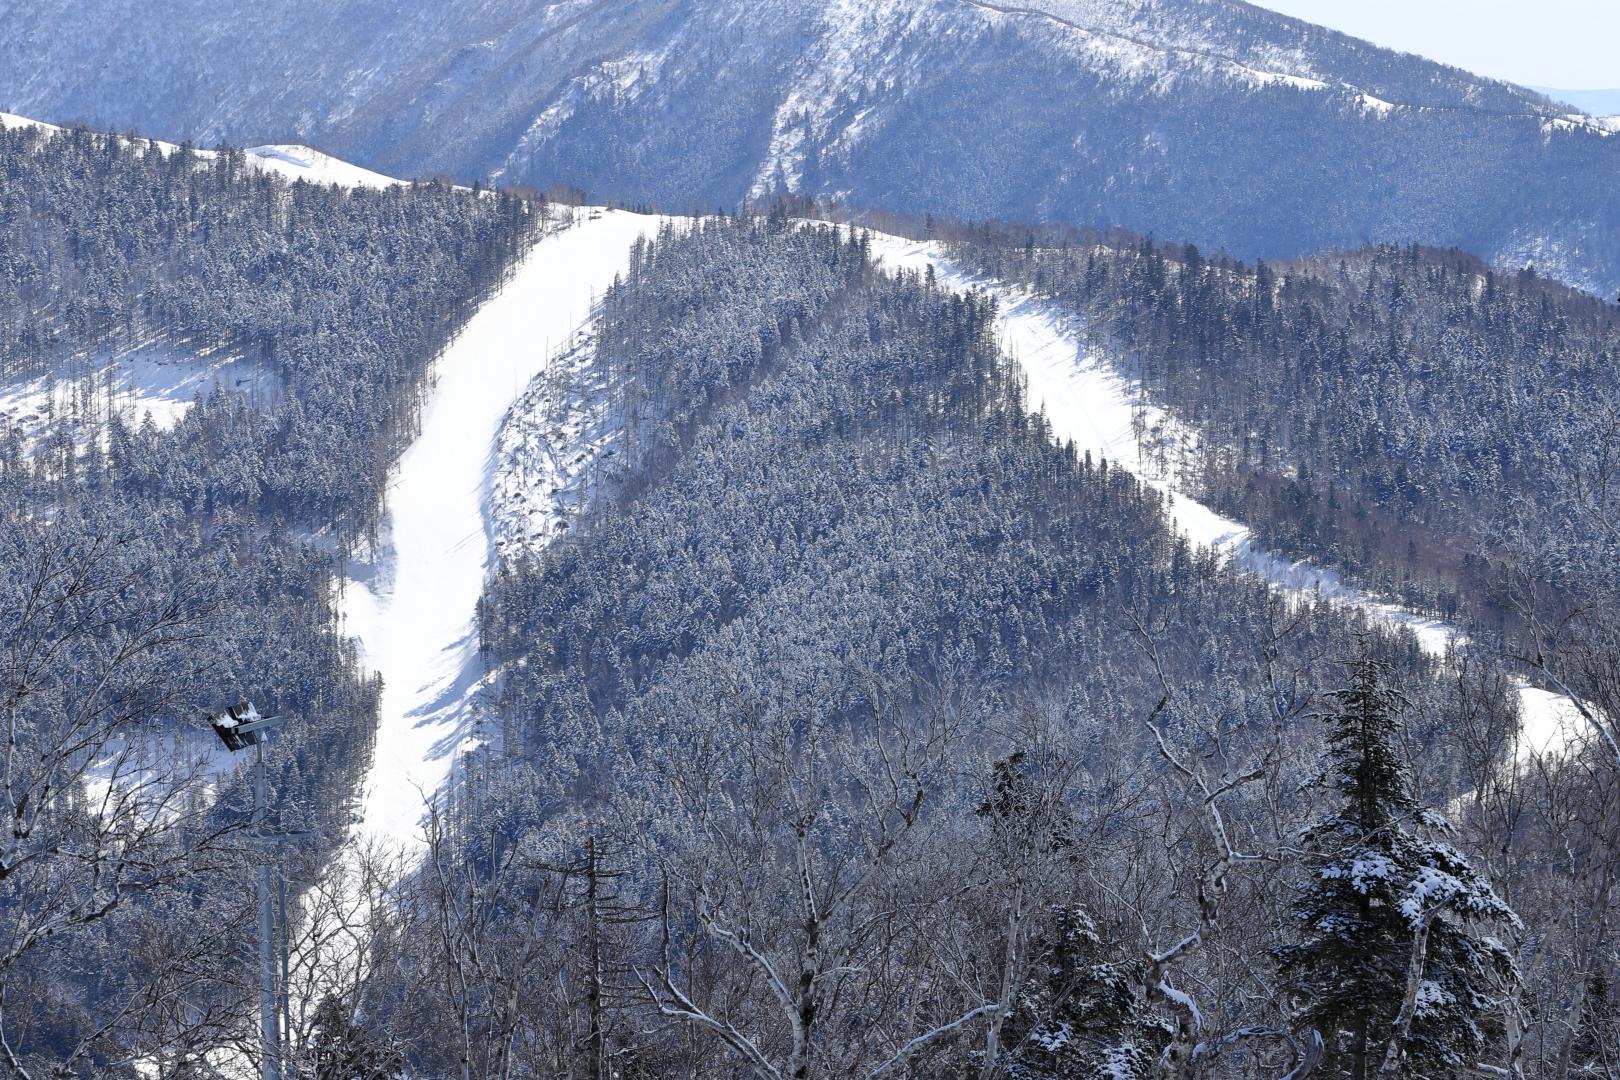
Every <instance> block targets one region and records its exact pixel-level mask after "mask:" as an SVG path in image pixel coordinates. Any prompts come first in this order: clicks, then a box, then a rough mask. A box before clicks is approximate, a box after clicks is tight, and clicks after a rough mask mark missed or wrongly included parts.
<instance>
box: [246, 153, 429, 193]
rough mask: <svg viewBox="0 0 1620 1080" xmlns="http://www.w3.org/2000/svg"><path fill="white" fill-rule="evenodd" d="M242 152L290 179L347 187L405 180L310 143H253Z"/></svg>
mask: <svg viewBox="0 0 1620 1080" xmlns="http://www.w3.org/2000/svg"><path fill="white" fill-rule="evenodd" d="M243 152H244V153H245V154H247V156H248V163H249V164H250V165H252V166H253V167H254V168H256V169H259V170H260V171H262V172H271V173H276V174H278V175H280V176H284V177H286V178H287V179H288V180H289V181H292V180H307V181H309V182H310V183H312V184H336V185H338V186H339V187H346V188H389V187H394V186H396V185H398V184H400V183H403V181H400V180H396V179H394V178H393V177H392V176H384V175H383V174H382V173H378V172H372V171H371V170H370V169H362V168H361V167H360V166H358V165H350V164H349V163H348V162H347V161H339V160H338V159H337V158H335V157H332V156H330V155H328V154H323V153H321V152H320V151H319V150H315V149H312V148H310V147H308V146H297V145H288V144H283V145H270V146H252V147H249V148H248V149H247V150H245V151H243Z"/></svg>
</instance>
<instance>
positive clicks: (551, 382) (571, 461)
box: [490, 330, 623, 556]
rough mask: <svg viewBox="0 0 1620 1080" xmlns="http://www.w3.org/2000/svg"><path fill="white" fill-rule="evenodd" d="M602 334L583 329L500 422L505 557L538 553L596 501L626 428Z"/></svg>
mask: <svg viewBox="0 0 1620 1080" xmlns="http://www.w3.org/2000/svg"><path fill="white" fill-rule="evenodd" d="M595 361H596V342H595V338H594V337H593V336H592V335H590V334H589V333H588V332H587V331H585V330H581V331H580V332H579V333H578V334H577V335H576V336H575V338H574V340H573V341H571V342H570V343H569V344H568V347H567V348H566V349H565V351H564V352H563V353H562V354H561V355H559V356H558V357H557V359H556V360H555V361H554V362H553V363H552V364H551V365H550V366H549V367H548V368H547V369H546V370H545V371H543V372H541V373H540V374H539V375H538V376H536V377H535V379H534V382H533V383H531V384H530V386H529V389H528V390H527V391H525V392H524V394H523V396H522V397H521V398H519V399H518V401H517V402H516V404H514V405H513V406H512V410H511V412H510V413H509V414H508V416H507V419H506V422H505V423H504V424H503V425H502V426H501V434H500V441H499V446H498V463H497V466H496V472H495V477H494V479H493V481H492V482H491V485H490V533H491V535H492V537H493V539H494V542H495V549H496V551H497V552H499V553H500V554H501V555H502V556H513V555H517V554H520V553H536V552H538V551H540V550H541V549H542V548H543V547H545V545H546V544H548V543H549V542H550V541H551V540H552V539H553V538H554V537H556V536H557V535H558V534H560V533H561V532H563V531H564V530H566V529H567V528H568V525H569V519H570V518H571V517H572V516H573V515H574V514H575V513H577V512H578V511H579V510H580V509H582V508H583V507H584V506H585V505H586V503H587V502H588V501H589V499H590V496H591V492H592V491H593V489H594V488H595V486H596V483H597V481H598V479H599V478H600V470H601V468H602V467H603V466H604V465H606V464H607V463H608V462H609V461H610V460H611V459H612V458H613V456H614V455H615V454H617V453H618V452H619V446H620V443H621V441H622V440H621V438H620V436H621V435H622V433H623V429H622V427H621V426H620V423H619V419H620V418H619V417H618V415H617V414H616V413H614V412H613V411H612V410H611V409H610V403H611V394H610V389H611V388H610V387H609V385H608V382H607V379H606V376H605V375H604V373H603V372H602V370H601V369H600V368H599V367H598V366H597V364H596V362H595Z"/></svg>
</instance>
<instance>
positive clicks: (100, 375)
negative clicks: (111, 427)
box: [0, 345, 278, 443]
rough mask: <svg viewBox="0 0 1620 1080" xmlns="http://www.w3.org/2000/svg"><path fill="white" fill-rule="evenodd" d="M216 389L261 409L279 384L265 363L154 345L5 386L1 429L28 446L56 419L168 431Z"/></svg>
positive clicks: (218, 352) (0, 388) (69, 364)
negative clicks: (111, 421)
mask: <svg viewBox="0 0 1620 1080" xmlns="http://www.w3.org/2000/svg"><path fill="white" fill-rule="evenodd" d="M216 384H218V385H219V386H221V387H223V388H224V389H226V390H228V391H231V392H234V393H240V394H243V395H245V396H247V398H248V399H249V401H251V402H255V403H259V404H263V403H264V402H266V401H267V400H269V399H271V398H273V396H274V394H275V393H276V390H277V385H278V384H277V381H276V378H275V376H274V375H273V374H271V373H270V372H269V371H267V370H265V369H264V367H263V366H262V365H260V364H257V363H254V362H253V361H251V360H249V359H247V358H245V357H243V356H241V355H240V354H235V353H229V352H225V351H223V350H216V351H213V352H209V353H205V354H202V355H198V354H197V353H194V352H191V351H189V350H188V349H186V348H184V347H183V346H180V345H147V346H142V347H138V348H134V349H130V350H127V351H121V352H109V353H104V354H100V355H97V356H94V357H82V358H76V359H74V360H71V361H67V362H65V363H63V364H61V365H58V367H57V368H56V370H55V371H53V372H51V373H49V374H41V375H31V376H26V377H22V378H18V379H14V380H12V381H10V382H7V383H3V384H0V427H4V426H5V425H8V424H9V425H11V426H13V427H14V428H15V429H16V430H17V431H18V433H19V434H20V435H21V436H22V438H23V440H24V442H25V443H32V442H34V441H35V440H37V439H38V437H39V436H40V435H42V434H43V433H44V431H45V429H46V427H47V425H48V424H49V422H50V420H51V418H53V417H57V416H67V417H70V418H73V419H75V420H76V421H77V422H78V423H80V424H84V425H89V426H92V427H94V428H96V429H100V428H101V427H102V426H103V425H104V423H105V421H106V420H107V419H108V418H109V417H110V416H111V415H113V414H117V415H118V416H119V417H120V418H121V419H123V421H124V422H125V423H126V424H129V425H131V426H136V425H139V424H140V423H141V422H142V421H143V420H144V419H145V418H146V417H147V416H150V417H151V418H152V422H153V423H154V424H156V425H157V427H158V428H159V429H160V430H168V429H169V428H172V427H173V426H174V425H175V424H177V423H179V422H180V418H181V417H183V416H185V414H186V413H187V412H188V411H189V410H190V409H191V406H192V405H193V404H194V403H195V401H196V398H197V395H198V394H203V395H207V394H208V393H210V392H211V391H212V389H213V387H214V386H215V385H216Z"/></svg>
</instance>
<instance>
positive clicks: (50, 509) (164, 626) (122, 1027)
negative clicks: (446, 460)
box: [0, 130, 536, 1077]
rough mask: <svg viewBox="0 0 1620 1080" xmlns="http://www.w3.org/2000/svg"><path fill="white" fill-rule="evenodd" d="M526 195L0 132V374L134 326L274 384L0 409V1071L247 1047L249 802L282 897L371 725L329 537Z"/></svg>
mask: <svg viewBox="0 0 1620 1080" xmlns="http://www.w3.org/2000/svg"><path fill="white" fill-rule="evenodd" d="M535 224H536V221H535V219H534V218H533V217H532V216H531V213H530V208H529V207H528V206H526V205H523V204H519V203H516V202H513V201H509V200H505V199H501V198H494V197H488V196H476V195H473V194H470V193H464V192H454V191H450V190H447V189H443V188H438V187H433V186H425V187H416V188H400V189H397V190H390V191H386V192H358V191H357V192H346V191H342V190H338V189H335V188H320V187H313V186H310V185H307V184H302V183H299V184H291V185H289V184H287V183H285V182H283V181H281V180H279V179H275V178H272V177H268V176H265V175H262V174H258V173H254V172H252V171H249V170H247V169H245V168H244V167H243V165H242V158H241V155H240V153H238V152H234V151H221V152H220V153H218V155H217V156H213V157H203V156H199V155H197V154H194V153H193V152H191V151H190V150H188V149H186V148H181V149H179V150H175V151H172V152H164V151H162V150H160V149H157V148H154V147H152V146H150V145H148V144H146V143H144V142H142V141H140V140H133V139H113V138H105V137H101V136H96V135H92V134H89V133H87V132H81V131H75V132H65V133H61V134H57V135H53V136H45V135H41V134H39V133H36V132H31V131H11V130H8V131H4V132H0V368H3V370H4V372H5V373H6V375H7V376H8V377H15V376H18V375H20V374H22V373H27V372H33V371H37V370H46V371H50V370H56V369H57V367H58V366H59V365H63V364H67V365H68V366H69V367H72V366H74V365H75V364H79V365H80V366H84V365H82V363H81V361H82V360H83V359H84V358H85V357H87V356H100V357H103V358H106V359H109V360H115V359H116V358H117V356H118V354H119V353H120V351H121V350H123V349H126V348H128V347H130V346H133V345H136V344H141V343H146V342H150V341H153V340H156V341H160V342H166V343H170V344H173V345H175V346H177V347H181V348H189V349H193V350H203V349H209V348H216V347H220V348H227V349H230V350H234V351H241V352H245V353H247V354H248V355H249V356H251V357H253V358H254V359H256V360H257V361H258V362H260V363H263V364H265V365H268V366H270V367H272V368H273V369H274V372H275V374H276V375H277V376H278V378H279V381H280V383H281V386H282V393H280V394H279V395H278V397H277V400H276V401H275V402H274V403H273V405H272V406H271V407H269V408H268V409H266V410H263V411H257V410H255V409H254V408H253V407H252V406H253V403H252V402H250V401H249V400H248V399H246V398H245V397H243V396H240V395H238V394H236V393H234V392H233V391H232V389H231V388H229V387H218V386H216V387H215V388H214V390H213V391H212V392H211V393H210V394H208V395H207V396H206V398H205V399H204V400H201V401H199V402H198V403H197V404H196V405H194V406H193V407H192V409H191V410H190V412H189V413H188V414H187V415H186V416H185V417H184V419H183V420H182V421H181V422H180V423H179V424H178V425H177V426H176V427H175V428H173V429H172V430H169V431H163V430H160V429H159V428H158V427H157V426H155V425H153V424H149V423H142V424H139V425H137V426H130V425H127V424H125V423H124V422H123V421H122V420H121V419H120V418H119V417H118V416H117V415H116V414H115V415H112V416H111V417H109V418H106V419H105V421H104V422H101V421H100V419H99V418H98V417H97V416H96V414H95V410H88V411H85V412H83V413H82V414H79V415H76V414H74V413H71V412H68V413H63V414H61V415H58V416H55V417H54V418H52V419H51V421H50V423H49V425H48V426H47V428H46V430H44V431H43V432H42V433H39V434H38V435H37V436H34V435H29V436H28V437H25V435H24V433H23V432H22V431H21V430H20V429H18V428H16V427H12V426H10V425H4V426H3V427H0V756H3V760H4V765H3V776H0V785H3V792H4V798H3V800H0V802H3V806H0V818H3V827H0V836H3V837H4V839H0V1072H4V1073H5V1074H6V1075H8V1076H14V1077H27V1076H38V1075H60V1076H67V1075H75V1076H77V1075H83V1076H91V1075H96V1076H132V1075H135V1074H136V1072H137V1071H138V1070H141V1069H147V1068H155V1069H157V1070H158V1073H159V1074H160V1075H175V1073H174V1071H173V1070H174V1069H176V1068H178V1069H181V1070H182V1071H184V1070H187V1069H191V1070H196V1069H203V1070H204V1072H206V1071H207V1068H210V1067H212V1066H206V1067H205V1065H203V1064H198V1063H206V1062H209V1061H212V1062H214V1063H215V1064H218V1063H219V1062H221V1061H223V1060H224V1059H225V1058H226V1057H228V1056H229V1055H230V1054H231V1053H233V1052H236V1051H247V1052H249V1054H250V1055H251V1052H252V1050H253V1048H254V1047H255V1045H256V1037H255V1036H254V1033H253V1032H254V1024H255V1021H256V1015H257V1014H256V1011H255V1009H254V1006H253V993H254V987H255V986H256V977H255V976H254V975H253V971H254V966H253V965H254V963H255V957H254V955H253V954H254V951H255V943H256V938H255V933H256V931H255V925H254V924H255V919H254V909H253V905H252V902H251V898H252V896H253V884H252V876H251V875H252V867H253V865H254V864H255V863H256V862H257V861H258V858H259V844H258V843H257V842H256V841H255V840H254V839H253V838H252V837H251V836H250V835H249V832H250V831H251V830H256V829H258V828H260V827H261V825H268V826H270V827H272V828H285V829H288V830H293V831H304V832H306V833H307V834H308V836H307V837H306V839H305V840H304V842H302V843H301V844H298V845H293V846H291V847H289V848H287V849H286V850H285V853H284V858H285V859H286V860H287V866H286V868H285V876H286V878H287V879H288V881H289V888H290V890H291V892H292V897H293V905H294V907H293V913H294V914H295V915H296V911H297V908H296V903H297V897H298V896H299V895H300V893H301V892H302V891H303V888H304V886H305V885H306V884H307V882H308V881H310V880H311V879H312V878H313V876H314V874H315V872H316V870H317V869H318V867H319V864H320V862H321V860H322V859H324V858H325V857H326V856H327V855H329V854H330V852H331V851H332V850H333V848H334V846H335V844H336V843H337V842H338V841H340V840H341V839H342V837H343V836H344V834H345V830H346V826H347V824H348V820H347V815H348V814H349V813H350V812H351V809H350V808H351V805H352V797H353V794H354V790H355V786H356V785H357V783H358V782H359V779H360V777H361V776H362V775H363V773H364V770H365V768H366V766H367V764H368V762H369V758H370V753H371V746H372V739H373V732H374V729H375V723H376V709H377V696H378V691H379V684H378V683H377V682H376V681H375V680H374V679H370V678H367V677H366V676H365V674H364V673H363V670H362V668H361V665H360V662H359V658H358V655H357V650H356V647H355V645H354V643H353V642H352V641H350V640H349V639H347V638H346V637H344V636H343V634H342V633H341V628H340V622H339V619H338V615H337V600H338V597H337V590H338V588H339V579H338V578H337V576H336V569H337V565H338V559H339V557H340V555H341V554H342V553H343V552H344V550H345V548H346V546H347V545H349V544H352V543H353V542H355V541H356V540H357V539H358V538H359V537H360V536H361V535H362V530H363V529H365V528H369V527H371V526H372V525H373V524H374V522H375V519H376V516H377V514H378V509H379V507H380V504H381V498H382V484H383V478H384V475H385V473H386V470H387V468H388V467H389V464H390V462H391V460H392V457H393V455H394V454H395V452H396V451H397V450H398V448H400V447H402V446H403V445H405V443H406V441H407V440H408V439H409V438H410V436H411V429H412V426H413V424H414V417H415V408H416V404H417V402H418V401H419V400H420V399H421V398H422V396H423V394H424V392H425V387H424V386H423V380H424V376H425V374H426V372H427V369H428V364H429V362H430V361H431V360H432V358H433V356H434V354H435V352H436V351H437V350H438V349H439V347H440V346H441V345H442V344H443V343H444V342H445V341H446V340H447V339H448V338H449V336H450V335H451V334H453V333H454V332H455V331H456V329H457V327H458V326H459V324H460V321H461V320H462V319H463V318H464V317H465V316H466V314H467V313H468V312H469V311H470V310H471V309H472V307H473V305H475V304H476V303H477V302H478V301H479V299H480V298H481V296H482V295H483V294H484V293H486V292H487V291H488V290H489V289H491V288H492V287H493V286H494V285H495V284H497V283H498V282H499V281H500V280H501V278H502V276H503V274H504V273H505V271H506V269H507V267H508V266H509V265H510V263H511V262H512V260H513V259H514V257H515V256H516V255H517V254H518V253H519V252H520V251H521V250H522V248H523V246H524V243H525V241H526V239H527V238H528V236H529V233H530V231H531V229H532V228H533V227H534V226H535ZM97 392H98V391H97V388H96V387H94V386H90V387H86V388H85V395H86V396H87V397H91V396H93V395H94V394H95V393H97ZM333 537H336V538H337V539H336V543H334V542H333ZM242 699H251V700H253V701H254V702H255V703H256V704H257V705H258V706H259V707H260V709H261V710H263V711H264V712H265V713H266V714H278V715H280V716H282V717H284V718H285V719H286V721H287V722H286V723H285V725H284V727H283V728H282V729H281V730H280V731H279V732H278V734H277V737H276V739H275V741H274V742H273V743H272V747H271V757H270V764H271V799H272V804H273V805H275V806H277V807H279V808H280V813H281V816H280V817H279V818H278V820H276V821H273V822H269V823H260V822H258V821H256V820H255V819H254V817H253V814H252V810H251V807H252V798H251V794H250V792H249V790H248V789H247V787H246V786H245V785H244V784H243V783H239V782H237V781H235V780H231V779H227V780H226V781H224V782H223V783H222V784H219V785H216V783H215V774H216V772H218V771H221V770H224V769H229V768H234V767H235V766H236V764H237V763H238V762H237V761H234V760H233V761H230V762H228V763H227V762H224V761H222V760H221V755H220V754H219V752H218V749H217V747H216V746H215V740H214V736H213V734H212V732H210V731H208V730H207V729H206V727H204V726H203V725H202V724H201V719H202V717H203V716H204V715H205V714H206V713H208V712H211V711H214V710H217V709H219V708H221V707H223V706H224V705H226V704H230V703H233V702H235V701H238V700H242ZM240 757H245V755H241V756H240ZM237 1060H239V1061H240V1060H243V1059H241V1058H238V1059H237ZM184 1062H189V1063H191V1064H184V1065H177V1064H176V1063H184Z"/></svg>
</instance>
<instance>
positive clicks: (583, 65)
mask: <svg viewBox="0 0 1620 1080" xmlns="http://www.w3.org/2000/svg"><path fill="white" fill-rule="evenodd" d="M0 107H4V108H9V109H12V110H14V111H18V112H27V113H33V114H39V115H41V116H42V117H44V118H46V119H53V120H83V121H86V122H89V123H92V124H97V125H101V126H104V127H113V128H124V127H138V128H140V129H142V130H143V131H146V132H148V133H151V134H154V135H160V136H168V137H171V138H185V137H189V138H193V139H196V140H198V141H200V142H203V143H210V142H213V141H215V140H219V139H229V140H231V141H235V142H245V143H258V142H265V141H278V142H282V141H298V142H307V143H312V144H314V145H318V146H320V147H322V148H323V149H326V150H329V151H331V152H333V153H337V154H339V155H342V156H344V157H347V158H350V159H352V160H356V161H360V162H363V163H364V164H366V165H368V166H370V167H373V168H377V169H379V170H382V171H384V172H388V173H391V174H395V175H423V174H429V173H434V172H446V173H451V174H454V175H456V176H458V177H461V178H464V179H470V178H472V177H475V176H488V177H493V178H494V179H496V180H498V181H499V182H502V183H507V184H532V185H538V186H548V185H552V184H574V185H578V186H581V187H584V188H586V189H588V190H590V191H592V192H593V193H596V194H598V195H601V196H608V197H614V198H618V199H623V200H630V201H648V202H656V203H658V204H660V205H662V206H664V207H667V208H671V209H693V208H712V207H713V206H715V205H717V204H719V205H726V206H730V205H734V204H736V203H737V202H739V201H740V200H742V199H745V198H747V197H749V196H759V195H769V194H771V193H773V192H776V191H780V190H790V191H795V192H802V193H806V194H812V195H831V196H836V197H839V198H841V199H843V200H845V201H846V202H848V203H850V204H852V205H858V206H863V207H872V208H882V209H889V210H896V211H905V212H913V213H924V212H932V213H937V214H942V215H948V216H953V217H963V218H984V217H1002V218H1017V219H1029V220H1039V221H1052V222H1067V223H1073V224H1078V225H1123V226H1126V227H1129V228H1133V229H1137V230H1140V231H1144V232H1151V233H1154V234H1156V235H1159V236H1163V237H1167V238H1179V239H1190V240H1193V241H1196V242H1198V243H1200V244H1204V245H1211V246H1221V247H1225V248H1227V249H1229V250H1230V251H1232V252H1233V253H1234V254H1237V255H1239V256H1243V257H1267V258H1280V257H1287V256H1294V255H1300V254H1305V253H1310V252H1315V251H1319V250H1323V249H1327V248H1332V247H1344V246H1353V245H1358V244H1363V243H1366V242H1371V241H1384V240H1389V241H1403V242H1404V241H1411V240H1417V241H1423V242H1426V243H1431V244H1440V245H1456V246H1460V247H1464V248H1467V249H1469V250H1472V251H1474V252H1476V253H1478V254H1480V255H1482V256H1484V257H1486V258H1488V259H1491V260H1493V261H1496V262H1501V263H1506V264H1511V265H1515V266H1522V265H1524V264H1525V263H1533V264H1535V265H1536V266H1537V268H1538V269H1540V270H1542V271H1543V272H1547V273H1553V274H1556V275H1559V276H1562V277H1564V278H1566V279H1568V280H1571V281H1573V282H1575V283H1577V284H1581V285H1583V286H1586V287H1590V288H1596V289H1602V290H1611V289H1614V288H1617V287H1620V228H1616V225H1617V223H1620V187H1617V185H1615V184H1614V182H1613V181H1614V178H1615V177H1616V176H1617V175H1620V137H1616V136H1614V135H1613V134H1611V133H1610V132H1609V131H1608V130H1607V128H1605V127H1604V126H1602V125H1600V124H1597V123H1594V122H1588V121H1584V120H1582V119H1580V118H1569V117H1565V116H1563V115H1562V114H1563V113H1564V112H1565V110H1563V109H1561V108H1557V107H1554V106H1553V104H1552V103H1550V102H1549V101H1548V100H1547V99H1545V98H1543V97H1541V96H1539V95H1537V94H1534V93H1532V92H1530V91H1527V90H1524V89H1521V88H1517V87H1514V86H1511V85H1509V84H1506V83H1500V82H1495V81H1491V80H1486V79H1481V78H1477V77H1475V76H1472V75H1469V74H1467V73H1465V72H1462V71H1458V70H1456V69H1453V68H1447V67H1443V66H1440V65H1437V64H1433V63H1430V62H1428V61H1424V60H1421V59H1418V58H1415V57H1411V56H1405V55H1400V54H1397V53H1393V52H1389V51H1387V50H1382V49H1378V48H1376V47H1374V46H1371V45H1369V44H1366V43H1364V42H1359V41H1356V40H1354V39H1351V38H1348V37H1345V36H1343V35H1341V34H1337V33H1334V32H1332V31H1328V30H1325V29H1322V28H1319V27H1314V26H1310V25H1309V24H1306V23H1302V22H1299V21H1296V20H1293V19H1289V18H1286V17H1284V16H1280V15H1276V14H1273V13H1271V12H1267V11H1262V10H1261V9H1258V8H1254V7H1251V6H1249V5H1246V4H1242V3H1237V2H1235V0H1021V2H1020V0H1009V2H1006V3H989V2H983V0H859V2H858V0H762V2H759V3H751V4H742V3H738V2H736V0H618V2H611V3H610V2H606V0H564V2H561V3H542V2H540V0H471V2H467V3H461V4H455V5H445V4H437V3H426V2H423V0H319V2H317V0H285V2H282V3H278V4H275V5H267V6H257V7H254V8H253V9H251V10H249V9H247V8H244V7H237V6H235V5H229V4H223V5H222V4H218V3H216V2H214V0H171V2H167V3H164V4H162V5H145V4H138V3H134V2H133V0H74V2H68V0H54V2H53V3H40V4H35V5H31V6H30V8H29V9H28V10H27V11H25V12H21V13H17V14H15V15H13V16H12V17H11V18H8V20H6V21H5V23H4V25H0Z"/></svg>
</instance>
